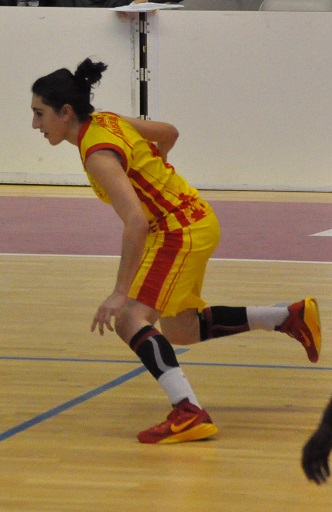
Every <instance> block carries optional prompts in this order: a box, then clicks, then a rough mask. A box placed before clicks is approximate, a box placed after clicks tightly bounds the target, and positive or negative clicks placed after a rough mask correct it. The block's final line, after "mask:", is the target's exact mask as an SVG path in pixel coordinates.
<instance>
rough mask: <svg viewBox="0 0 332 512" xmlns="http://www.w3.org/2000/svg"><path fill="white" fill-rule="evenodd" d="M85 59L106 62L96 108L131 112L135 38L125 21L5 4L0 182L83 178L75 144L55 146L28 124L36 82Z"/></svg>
mask: <svg viewBox="0 0 332 512" xmlns="http://www.w3.org/2000/svg"><path fill="white" fill-rule="evenodd" d="M86 57H91V58H93V59H97V60H102V61H103V62H105V63H107V64H108V65H109V68H108V70H107V71H106V72H105V74H104V76H103V81H102V82H101V84H102V85H101V86H100V87H99V88H97V89H96V90H95V100H94V101H93V102H92V104H93V105H94V107H95V108H101V107H102V108H104V109H105V110H111V109H112V108H113V107H114V108H115V106H116V109H117V110H118V111H119V112H128V113H129V114H130V112H131V109H132V106H131V80H130V73H131V66H132V61H131V39H130V28H129V23H128V20H127V19H123V18H121V17H119V16H118V15H117V14H114V13H111V12H110V11H108V10H106V9H86V8H75V9H74V8H72V9H66V8H60V7H57V8H51V7H45V8H42V7H38V8H26V7H17V8H13V7H1V8H0V62H1V72H0V91H1V96H0V110H1V114H2V122H1V123H0V146H1V159H0V181H1V182H2V183H15V182H16V183H17V182H18V183H25V182H26V183H43V184H45V183H57V184H59V183H63V184H67V183H68V184H75V183H77V184H85V183H87V179H86V177H85V175H84V173H83V172H82V166H81V163H80V159H79V154H78V150H77V148H76V147H74V146H72V145H70V144H67V143H63V144H62V145H61V149H59V148H53V147H51V146H50V145H49V144H48V142H47V141H46V140H45V139H43V137H42V136H41V135H40V133H39V132H37V131H36V130H32V129H31V121H32V115H31V110H30V104H31V93H30V91H31V85H32V83H33V82H34V81H35V80H36V79H37V78H39V77H40V76H42V75H45V74H47V73H50V72H52V71H55V70H56V69H58V68H61V67H68V68H69V69H71V71H74V70H75V69H76V66H77V64H78V63H79V62H81V61H82V60H83V59H85V58H86Z"/></svg>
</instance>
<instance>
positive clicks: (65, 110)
mask: <svg viewBox="0 0 332 512" xmlns="http://www.w3.org/2000/svg"><path fill="white" fill-rule="evenodd" d="M60 113H61V115H62V116H64V117H65V118H67V119H70V118H71V117H72V116H73V114H75V112H74V109H73V107H72V106H71V105H70V104H69V103H65V104H64V105H63V107H62V108H61V111H60Z"/></svg>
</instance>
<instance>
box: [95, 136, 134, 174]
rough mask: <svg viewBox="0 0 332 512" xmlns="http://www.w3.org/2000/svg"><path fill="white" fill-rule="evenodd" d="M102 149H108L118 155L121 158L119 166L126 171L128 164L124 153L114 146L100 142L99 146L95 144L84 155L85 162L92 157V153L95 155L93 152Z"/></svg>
mask: <svg viewBox="0 0 332 512" xmlns="http://www.w3.org/2000/svg"><path fill="white" fill-rule="evenodd" d="M102 149H110V150H112V151H115V152H116V153H118V154H119V155H120V158H121V166H122V167H123V169H124V170H125V171H126V169H127V163H128V162H127V157H126V154H125V152H124V151H123V150H122V149H121V148H119V146H117V145H116V144H110V143H109V142H102V143H100V144H95V145H94V146H91V147H90V148H89V149H88V150H87V152H86V153H85V160H87V159H88V158H89V156H90V155H92V153H95V151H100V150H102Z"/></svg>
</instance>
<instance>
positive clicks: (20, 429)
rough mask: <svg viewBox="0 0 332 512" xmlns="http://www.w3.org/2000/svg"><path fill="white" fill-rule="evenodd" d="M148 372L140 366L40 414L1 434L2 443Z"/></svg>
mask: <svg viewBox="0 0 332 512" xmlns="http://www.w3.org/2000/svg"><path fill="white" fill-rule="evenodd" d="M136 364H137V362H136ZM146 371H147V370H146V369H145V367H144V366H140V367H139V368H136V369H135V370H132V371H131V372H129V373H125V374H124V375H122V376H121V377H118V378H116V379H114V380H111V381H110V382H107V383H106V384H104V385H103V386H100V387H98V388H96V389H92V390H91V391H88V392H87V393H84V394H83V395H80V396H78V397H76V398H73V399H72V400H69V401H68V402H65V403H63V404H61V405H59V406H57V407H54V408H53V409H50V410H49V411H46V412H44V413H42V414H39V415H38V416H35V417H34V418H31V419H30V420H28V421H25V422H24V423H21V424H20V425H17V426H16V427H13V428H10V429H8V430H6V431H5V432H2V433H1V434H0V441H5V439H8V438H10V437H13V436H14V435H16V434H18V433H20V432H23V431H24V430H27V429H29V428H31V427H34V426H35V425H38V423H42V422H43V421H45V420H48V419H50V418H53V417H54V416H57V415H58V414H60V413H62V412H64V411H66V410H67V409H70V408H71V407H75V406H76V405H79V404H82V403H83V402H86V401H87V400H90V399H91V398H94V397H95V396H98V395H101V394H102V393H105V391H108V390H110V389H112V388H115V387H116V386H119V385H120V384H123V383H124V382H127V381H128V380H130V379H133V378H134V377H137V376H138V375H140V374H141V373H144V372H146Z"/></svg>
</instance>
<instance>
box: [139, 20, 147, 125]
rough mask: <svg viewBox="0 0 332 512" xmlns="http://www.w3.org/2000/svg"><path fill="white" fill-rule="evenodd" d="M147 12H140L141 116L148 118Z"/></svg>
mask: <svg viewBox="0 0 332 512" xmlns="http://www.w3.org/2000/svg"><path fill="white" fill-rule="evenodd" d="M147 25H148V23H147V13H146V12H140V13H139V67H140V76H139V79H140V117H141V119H147V118H148V48H147Z"/></svg>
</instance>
